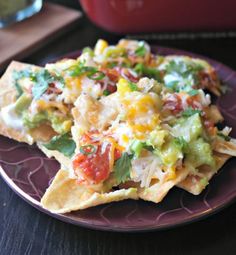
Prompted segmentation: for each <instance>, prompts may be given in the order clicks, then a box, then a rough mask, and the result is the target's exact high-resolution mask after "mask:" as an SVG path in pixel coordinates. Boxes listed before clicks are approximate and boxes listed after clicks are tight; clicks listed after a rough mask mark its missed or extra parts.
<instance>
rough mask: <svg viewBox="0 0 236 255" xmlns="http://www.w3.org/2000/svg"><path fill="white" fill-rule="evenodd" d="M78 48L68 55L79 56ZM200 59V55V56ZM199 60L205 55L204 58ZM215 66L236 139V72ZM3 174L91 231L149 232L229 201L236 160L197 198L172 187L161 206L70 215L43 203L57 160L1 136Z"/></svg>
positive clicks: (235, 189) (120, 205)
mask: <svg viewBox="0 0 236 255" xmlns="http://www.w3.org/2000/svg"><path fill="white" fill-rule="evenodd" d="M153 50H154V51H157V52H158V53H159V54H163V55H166V54H185V55H190V56H195V57H196V56H198V55H195V54H192V53H189V52H185V51H179V50H175V49H169V48H164V47H158V46H155V47H153ZM78 55H79V52H74V53H71V54H69V55H67V56H70V57H76V56H78ZM198 57H199V56H198ZM200 57H201V58H205V57H202V56H200ZM205 59H206V60H208V61H209V62H210V63H211V64H212V65H213V66H214V67H215V68H216V70H217V72H218V75H219V77H220V78H221V80H222V81H223V82H224V83H227V84H228V86H229V87H230V90H229V91H228V92H227V93H226V94H225V95H223V96H222V97H221V98H220V99H218V100H216V104H217V105H218V106H219V108H220V110H221V112H222V113H223V115H224V118H225V124H226V125H228V126H231V127H232V128H233V132H232V136H233V137H236V121H235V120H236V104H235V103H234V102H235V97H236V72H235V71H233V70H232V69H230V68H229V67H227V66H225V65H223V64H221V63H219V62H217V61H214V60H210V59H207V58H205ZM0 164H1V166H2V167H1V169H0V173H1V176H2V177H3V179H4V180H5V181H6V183H7V184H8V185H9V186H10V188H11V189H12V190H13V191H15V192H16V193H17V194H18V195H19V196H20V197H22V198H23V199H24V200H25V201H27V202H28V203H30V204H31V205H33V206H34V207H36V208H37V209H39V210H40V211H42V212H44V213H47V214H49V215H51V216H53V217H55V218H57V219H60V220H62V221H65V222H68V223H71V224H75V225H79V226H84V227H88V228H93V229H100V230H111V231H126V232H132V231H150V230H160V229H166V228H171V227H176V226H178V225H181V224H185V223H190V222H192V221H196V220H199V219H202V218H204V217H206V216H209V215H210V214H212V213H215V212H217V211H219V210H220V209H222V208H223V207H225V206H226V205H229V203H231V202H232V201H233V200H234V199H235V198H236V159H235V158H234V159H230V160H229V161H228V162H227V163H226V164H225V165H224V167H223V168H222V169H221V170H220V172H219V173H218V174H217V175H215V176H214V178H213V179H212V180H211V182H210V184H209V185H208V187H207V189H206V190H205V191H204V192H203V193H202V194H201V195H199V196H194V195H191V194H189V193H187V192H185V191H183V190H181V189H178V188H174V189H172V190H171V191H170V192H169V193H168V195H167V196H166V197H165V199H164V201H163V202H161V203H160V204H154V203H152V202H145V201H141V200H140V201H132V200H126V201H121V202H115V203H110V204H107V205H101V206H96V207H93V208H89V209H86V210H81V211H77V212H72V213H68V214H52V213H50V212H49V211H47V210H45V209H43V208H42V207H41V205H40V202H39V201H40V198H41V197H42V195H43V194H44V192H45V190H46V188H47V187H48V186H49V184H50V182H51V180H52V179H53V177H54V176H55V174H56V172H57V171H58V169H59V164H58V163H57V162H56V161H55V160H54V159H48V158H46V157H45V155H44V154H43V153H42V152H41V151H40V150H38V149H37V148H36V146H29V145H26V144H23V143H18V142H15V141H13V140H10V139H8V138H5V137H3V136H0Z"/></svg>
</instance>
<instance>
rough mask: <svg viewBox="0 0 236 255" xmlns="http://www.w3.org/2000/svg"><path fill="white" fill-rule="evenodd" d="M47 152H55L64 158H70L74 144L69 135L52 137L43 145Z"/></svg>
mask: <svg viewBox="0 0 236 255" xmlns="http://www.w3.org/2000/svg"><path fill="white" fill-rule="evenodd" d="M44 146H45V147H46V148H47V149H48V150H57V151H59V152H61V153H62V154H64V155H65V156H66V157H71V156H72V155H73V154H74V151H75V147H76V145H75V142H74V141H73V140H72V138H71V136H70V134H69V133H66V134H63V135H59V136H54V137H53V138H52V139H51V140H50V142H49V143H47V144H44Z"/></svg>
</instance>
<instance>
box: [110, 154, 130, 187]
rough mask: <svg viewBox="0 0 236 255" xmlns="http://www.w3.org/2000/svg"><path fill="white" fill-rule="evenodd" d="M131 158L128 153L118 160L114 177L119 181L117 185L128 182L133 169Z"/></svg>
mask: <svg viewBox="0 0 236 255" xmlns="http://www.w3.org/2000/svg"><path fill="white" fill-rule="evenodd" d="M131 158H132V157H131V156H130V155H128V153H127V152H125V153H123V154H122V156H121V157H120V158H119V159H117V160H116V162H115V165H114V176H115V178H116V181H117V185H118V184H120V183H123V182H126V181H127V180H129V178H130V169H131Z"/></svg>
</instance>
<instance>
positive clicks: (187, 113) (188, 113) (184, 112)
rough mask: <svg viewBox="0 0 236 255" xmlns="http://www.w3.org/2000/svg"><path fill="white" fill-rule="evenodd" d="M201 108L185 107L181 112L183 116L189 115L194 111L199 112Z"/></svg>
mask: <svg viewBox="0 0 236 255" xmlns="http://www.w3.org/2000/svg"><path fill="white" fill-rule="evenodd" d="M201 112H202V111H201V110H198V109H193V108H187V109H186V110H185V111H183V112H182V116H183V117H190V116H192V115H194V114H196V113H198V114H201Z"/></svg>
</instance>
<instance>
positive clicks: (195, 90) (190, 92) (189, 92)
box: [188, 89, 198, 96]
mask: <svg viewBox="0 0 236 255" xmlns="http://www.w3.org/2000/svg"><path fill="white" fill-rule="evenodd" d="M188 94H189V95H190V96H196V95H197V94H198V90H197V89H192V90H190V91H188Z"/></svg>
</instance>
